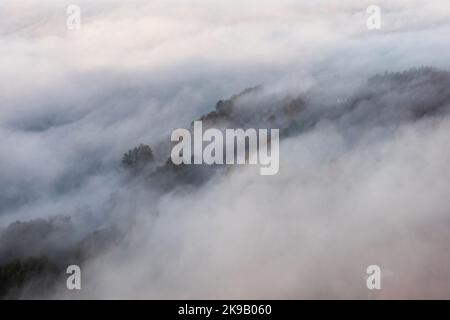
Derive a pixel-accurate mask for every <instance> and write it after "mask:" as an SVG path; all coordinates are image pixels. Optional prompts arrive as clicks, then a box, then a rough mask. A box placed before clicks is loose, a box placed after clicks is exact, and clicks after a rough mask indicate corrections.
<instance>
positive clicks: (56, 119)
mask: <svg viewBox="0 0 450 320" xmlns="http://www.w3.org/2000/svg"><path fill="white" fill-rule="evenodd" d="M70 4H76V5H78V6H79V7H80V8H81V10H82V11H81V12H82V20H81V22H82V23H81V28H80V29H79V30H68V29H67V27H66V18H67V14H66V8H67V6H69V5H70ZM371 4H372V3H371V1H365V0H358V1H357V0H344V1H339V2H337V1H336V2H335V1H325V0H318V1H308V0H302V1H293V0H281V1H273V0H261V1H257V2H256V1H246V2H242V1H234V0H228V1H214V2H210V1H203V0H185V1H175V0H164V1H159V0H156V1H143V0H133V1H119V0H114V1H106V0H95V1H87V0H78V1H65V0H63V1H49V0H46V1H40V2H39V4H37V3H36V2H35V1H32V0H18V1H17V0H6V1H4V4H3V8H2V9H1V10H0V45H1V48H2V50H1V51H0V61H1V62H3V63H0V137H1V139H0V147H1V149H2V153H1V156H0V187H1V190H2V191H1V192H0V299H30V298H32V299H35V298H43V299H80V298H82V299H98V298H100V299H133V298H137V299H305V298H306V299H317V298H318V299H333V298H338V299H366V298H367V295H368V290H367V287H366V281H365V277H366V268H367V266H368V265H373V264H375V265H380V266H381V268H382V270H383V274H384V276H383V287H382V290H380V291H379V292H377V293H376V296H375V298H380V299H398V298H412V299H414V298H438V299H448V298H449V297H450V281H449V279H450V252H449V251H448V243H449V240H450V234H449V232H448V230H449V227H450V202H449V200H448V199H450V148H448V145H449V141H450V65H449V61H448V57H449V56H450V44H449V41H448V37H449V36H448V35H449V34H450V6H448V4H447V2H446V1H445V0H433V1H422V0H409V1H406V0H394V1H386V0H380V1H378V4H377V5H378V6H380V8H381V9H382V27H381V29H380V30H368V29H367V27H366V19H367V16H368V15H367V12H366V8H367V7H368V6H369V5H371ZM195 120H201V121H202V122H203V125H204V127H208V128H218V129H221V130H224V129H227V128H243V129H247V128H267V129H279V130H280V152H279V157H280V165H279V172H278V174H276V175H273V176H262V175H260V174H259V166H257V165H212V166H210V165H180V166H177V165H174V164H173V163H172V162H171V159H170V152H171V148H172V146H173V143H172V142H171V141H170V136H171V132H172V131H173V130H175V129H177V128H187V129H192V123H193V121H195ZM69 265H79V266H80V268H81V270H82V290H73V291H71V290H67V288H66V278H67V274H66V268H67V266H69Z"/></svg>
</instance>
